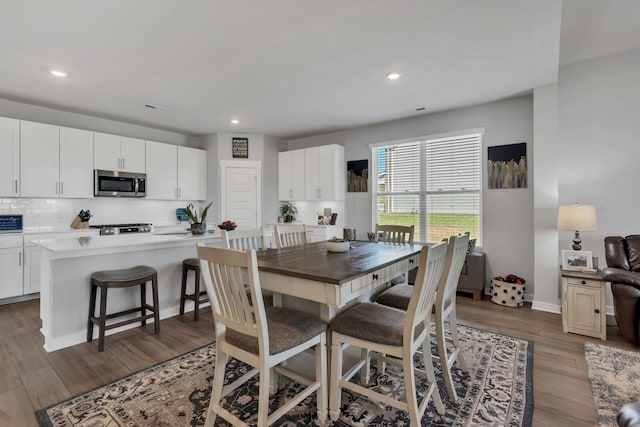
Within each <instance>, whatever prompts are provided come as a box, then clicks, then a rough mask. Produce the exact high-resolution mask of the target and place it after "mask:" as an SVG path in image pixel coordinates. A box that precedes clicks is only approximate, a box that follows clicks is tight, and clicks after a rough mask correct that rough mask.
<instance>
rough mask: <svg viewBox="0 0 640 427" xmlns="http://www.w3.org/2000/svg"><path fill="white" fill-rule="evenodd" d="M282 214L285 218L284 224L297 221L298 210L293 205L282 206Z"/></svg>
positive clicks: (288, 203)
mask: <svg viewBox="0 0 640 427" xmlns="http://www.w3.org/2000/svg"><path fill="white" fill-rule="evenodd" d="M280 212H281V213H282V216H283V217H284V222H293V221H294V220H295V219H296V217H295V214H297V213H298V208H296V205H294V204H293V203H291V202H287V203H285V204H284V205H282V206H280Z"/></svg>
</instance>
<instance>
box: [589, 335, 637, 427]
mask: <svg viewBox="0 0 640 427" xmlns="http://www.w3.org/2000/svg"><path fill="white" fill-rule="evenodd" d="M584 353H585V358H586V359H587V365H588V367H589V381H591V389H592V390H593V400H594V401H595V404H596V411H598V421H599V424H600V425H601V426H617V425H618V423H617V421H616V414H617V413H618V409H620V407H621V406H622V405H624V404H625V403H631V402H635V401H637V400H638V397H639V396H640V369H639V368H638V367H640V353H638V352H635V351H629V350H622V349H619V348H614V347H609V346H606V345H601V344H592V343H585V344H584Z"/></svg>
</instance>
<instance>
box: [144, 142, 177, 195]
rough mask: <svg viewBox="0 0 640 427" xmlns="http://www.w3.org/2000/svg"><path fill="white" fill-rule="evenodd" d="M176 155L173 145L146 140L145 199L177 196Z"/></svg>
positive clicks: (175, 148)
mask: <svg viewBox="0 0 640 427" xmlns="http://www.w3.org/2000/svg"><path fill="white" fill-rule="evenodd" d="M177 155H178V149H177V147H176V146H175V145H171V144H163V143H160V142H153V141H147V162H146V163H147V199H156V200H176V199H177V198H178V161H177Z"/></svg>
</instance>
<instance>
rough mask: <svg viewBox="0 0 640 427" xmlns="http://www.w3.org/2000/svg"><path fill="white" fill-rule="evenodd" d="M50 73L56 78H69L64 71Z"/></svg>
mask: <svg viewBox="0 0 640 427" xmlns="http://www.w3.org/2000/svg"><path fill="white" fill-rule="evenodd" d="M50 73H51V74H53V75H54V76H56V77H67V73H65V72H64V71H60V70H51V71H50Z"/></svg>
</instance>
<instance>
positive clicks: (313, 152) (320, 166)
mask: <svg viewBox="0 0 640 427" xmlns="http://www.w3.org/2000/svg"><path fill="white" fill-rule="evenodd" d="M304 152H305V164H304V165H305V198H306V200H344V193H345V187H346V165H345V162H344V147H343V146H341V145H336V144H331V145H322V146H319V147H312V148H307V149H305V150H304Z"/></svg>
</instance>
